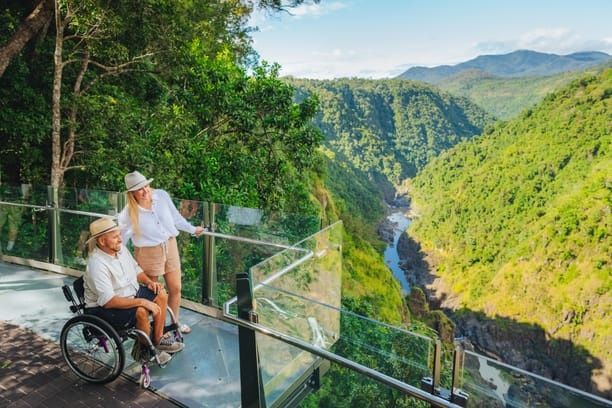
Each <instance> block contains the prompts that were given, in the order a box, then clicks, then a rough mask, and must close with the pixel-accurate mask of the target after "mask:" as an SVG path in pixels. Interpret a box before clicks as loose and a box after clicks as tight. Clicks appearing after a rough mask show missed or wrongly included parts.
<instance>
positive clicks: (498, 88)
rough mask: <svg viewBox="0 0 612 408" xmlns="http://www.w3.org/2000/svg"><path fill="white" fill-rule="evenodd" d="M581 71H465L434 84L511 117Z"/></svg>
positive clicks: (488, 109) (491, 110)
mask: <svg viewBox="0 0 612 408" xmlns="http://www.w3.org/2000/svg"><path fill="white" fill-rule="evenodd" d="M590 72H592V73H594V72H596V70H595V69H592V70H590ZM584 75H585V72H584V71H573V72H564V73H561V74H556V75H550V76H543V77H542V76H537V77H536V76H528V77H521V78H500V77H496V76H492V75H487V74H484V73H482V72H480V71H467V72H464V73H462V74H459V75H456V76H453V77H450V78H447V79H444V80H442V81H441V82H440V83H438V84H437V85H438V86H439V87H440V88H441V89H443V90H445V91H447V92H450V93H451V94H453V95H457V96H464V97H466V98H469V99H470V100H472V101H474V102H476V103H477V104H478V105H479V106H481V107H482V108H483V109H484V110H486V111H487V112H489V113H490V114H492V115H493V116H495V117H497V118H500V119H510V118H513V117H516V116H517V115H518V114H519V113H520V112H522V111H523V110H525V109H527V108H530V107H532V106H535V105H536V104H537V103H538V102H540V101H541V100H542V99H544V97H545V96H546V95H548V94H549V93H551V92H553V91H554V90H556V89H559V88H560V87H562V86H564V85H567V84H569V83H570V82H571V81H573V80H574V79H576V78H578V77H581V76H584Z"/></svg>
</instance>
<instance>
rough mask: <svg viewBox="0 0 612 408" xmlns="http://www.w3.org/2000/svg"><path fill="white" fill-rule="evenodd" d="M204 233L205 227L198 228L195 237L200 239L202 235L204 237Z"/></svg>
mask: <svg viewBox="0 0 612 408" xmlns="http://www.w3.org/2000/svg"><path fill="white" fill-rule="evenodd" d="M204 231H206V230H205V229H204V228H203V227H196V229H195V232H194V233H193V235H195V237H196V238H198V237H199V236H200V235H202V234H203V233H204Z"/></svg>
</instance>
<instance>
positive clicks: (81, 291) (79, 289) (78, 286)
mask: <svg viewBox="0 0 612 408" xmlns="http://www.w3.org/2000/svg"><path fill="white" fill-rule="evenodd" d="M72 287H73V288H74V292H75V293H76V295H77V299H75V298H74V296H73V295H72V291H71V290H70V287H69V286H68V285H64V286H62V291H63V292H64V296H65V297H66V300H67V301H68V302H70V303H72V306H70V311H71V312H72V313H80V312H79V311H80V310H83V309H85V287H84V282H83V278H82V277H80V278H78V279H77V280H75V281H74V283H73V284H72ZM77 300H78V301H77Z"/></svg>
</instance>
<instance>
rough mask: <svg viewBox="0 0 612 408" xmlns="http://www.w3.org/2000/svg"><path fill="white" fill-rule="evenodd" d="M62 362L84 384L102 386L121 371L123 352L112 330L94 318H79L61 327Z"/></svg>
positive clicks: (108, 325)
mask: <svg viewBox="0 0 612 408" xmlns="http://www.w3.org/2000/svg"><path fill="white" fill-rule="evenodd" d="M60 346H61V349H62V354H63V356H64V360H66V363H67V364H68V366H69V367H70V368H71V369H72V371H74V373H75V374H76V375H78V376H79V377H81V378H82V379H84V380H85V381H88V382H91V383H96V384H105V383H107V382H110V381H113V380H114V379H115V378H117V377H118V376H119V374H121V371H123V366H124V365H125V352H124V350H123V347H122V346H121V340H120V339H119V335H118V334H117V332H116V331H115V329H113V327H112V326H111V325H110V324H108V323H106V322H105V321H104V320H102V319H100V318H99V317H96V316H90V315H81V316H76V317H73V318H72V319H70V320H68V322H66V324H65V325H64V327H63V328H62V333H61V335H60Z"/></svg>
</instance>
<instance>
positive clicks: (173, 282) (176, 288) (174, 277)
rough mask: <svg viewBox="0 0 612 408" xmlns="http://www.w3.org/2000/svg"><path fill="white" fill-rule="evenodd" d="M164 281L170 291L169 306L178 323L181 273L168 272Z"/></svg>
mask: <svg viewBox="0 0 612 408" xmlns="http://www.w3.org/2000/svg"><path fill="white" fill-rule="evenodd" d="M164 279H165V281H166V288H167V289H168V306H169V307H170V309H171V310H172V313H174V317H175V318H176V320H177V321H178V320H179V309H180V306H181V273H180V272H179V271H175V272H168V273H166V274H165V275H164Z"/></svg>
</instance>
